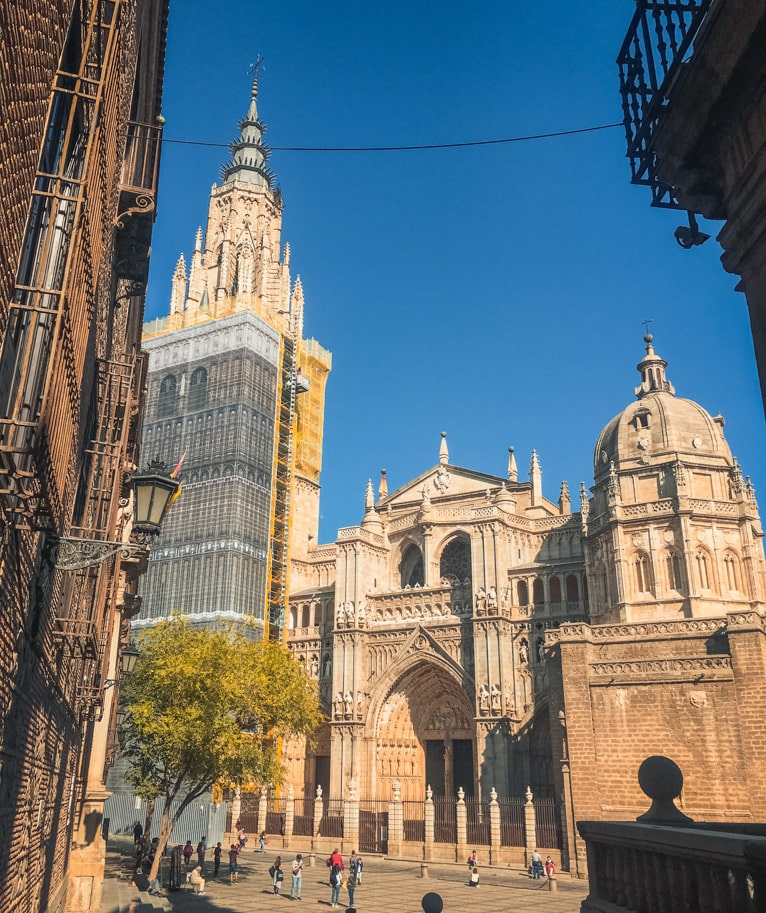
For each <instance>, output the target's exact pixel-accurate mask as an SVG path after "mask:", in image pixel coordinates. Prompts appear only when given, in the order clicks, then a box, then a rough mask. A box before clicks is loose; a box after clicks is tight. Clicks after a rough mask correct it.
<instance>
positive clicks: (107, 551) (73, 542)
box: [53, 536, 149, 571]
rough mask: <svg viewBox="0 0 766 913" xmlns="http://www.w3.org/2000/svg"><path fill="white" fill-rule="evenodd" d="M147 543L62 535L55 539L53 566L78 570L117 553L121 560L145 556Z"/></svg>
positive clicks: (98, 562)
mask: <svg viewBox="0 0 766 913" xmlns="http://www.w3.org/2000/svg"><path fill="white" fill-rule="evenodd" d="M148 553H149V546H148V544H142V543H134V542H109V541H107V540H105V539H69V538H66V537H64V536H62V537H59V538H58V539H56V541H55V546H54V561H53V566H54V567H55V568H57V569H58V570H60V571H79V570H82V569H84V568H88V567H95V566H96V565H98V564H101V563H102V562H104V561H107V560H108V559H109V558H111V557H112V556H113V555H117V554H119V556H120V558H122V559H123V560H126V559H129V558H141V557H146V556H147V555H148Z"/></svg>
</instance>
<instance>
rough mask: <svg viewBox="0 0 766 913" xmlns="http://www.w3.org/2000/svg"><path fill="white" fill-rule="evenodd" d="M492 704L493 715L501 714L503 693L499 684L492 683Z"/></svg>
mask: <svg viewBox="0 0 766 913" xmlns="http://www.w3.org/2000/svg"><path fill="white" fill-rule="evenodd" d="M490 706H491V707H492V713H493V715H499V714H500V713H501V712H502V709H503V707H502V693H501V691H500V686H499V685H492V691H491V692H490Z"/></svg>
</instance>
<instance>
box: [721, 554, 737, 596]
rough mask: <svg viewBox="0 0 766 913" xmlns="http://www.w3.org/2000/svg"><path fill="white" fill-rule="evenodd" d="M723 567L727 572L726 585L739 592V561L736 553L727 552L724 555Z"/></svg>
mask: <svg viewBox="0 0 766 913" xmlns="http://www.w3.org/2000/svg"><path fill="white" fill-rule="evenodd" d="M723 568H724V572H725V574H726V586H727V587H728V588H729V589H730V590H734V591H735V592H737V591H738V590H739V561H737V557H736V555H732V553H731V552H726V554H725V555H724V556H723Z"/></svg>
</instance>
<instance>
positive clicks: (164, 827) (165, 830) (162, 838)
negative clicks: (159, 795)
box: [149, 796, 175, 881]
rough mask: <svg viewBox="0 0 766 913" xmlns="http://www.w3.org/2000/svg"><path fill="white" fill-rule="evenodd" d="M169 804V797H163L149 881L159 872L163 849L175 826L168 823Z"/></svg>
mask: <svg viewBox="0 0 766 913" xmlns="http://www.w3.org/2000/svg"><path fill="white" fill-rule="evenodd" d="M170 802H171V799H170V797H169V796H165V805H164V807H163V809H162V821H161V822H160V834H159V843H158V844H157V849H156V851H155V853H154V859H152V867H151V869H150V870H149V881H151V880H152V879H153V878H156V877H157V872H159V870H160V860H161V859H162V856H163V854H164V852H165V847H166V846H167V845H168V840H169V838H170V832H171V831H172V830H173V825H175V821H173V822H172V823H171V821H170Z"/></svg>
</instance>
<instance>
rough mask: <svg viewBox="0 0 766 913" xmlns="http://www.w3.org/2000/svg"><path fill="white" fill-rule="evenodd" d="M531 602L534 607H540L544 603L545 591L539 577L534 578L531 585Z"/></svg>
mask: <svg viewBox="0 0 766 913" xmlns="http://www.w3.org/2000/svg"><path fill="white" fill-rule="evenodd" d="M532 602H533V603H534V604H535V605H542V604H543V603H544V602H545V589H544V587H543V582H542V580H541V579H540V578H539V577H536V578H535V581H534V583H533V584H532Z"/></svg>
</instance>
